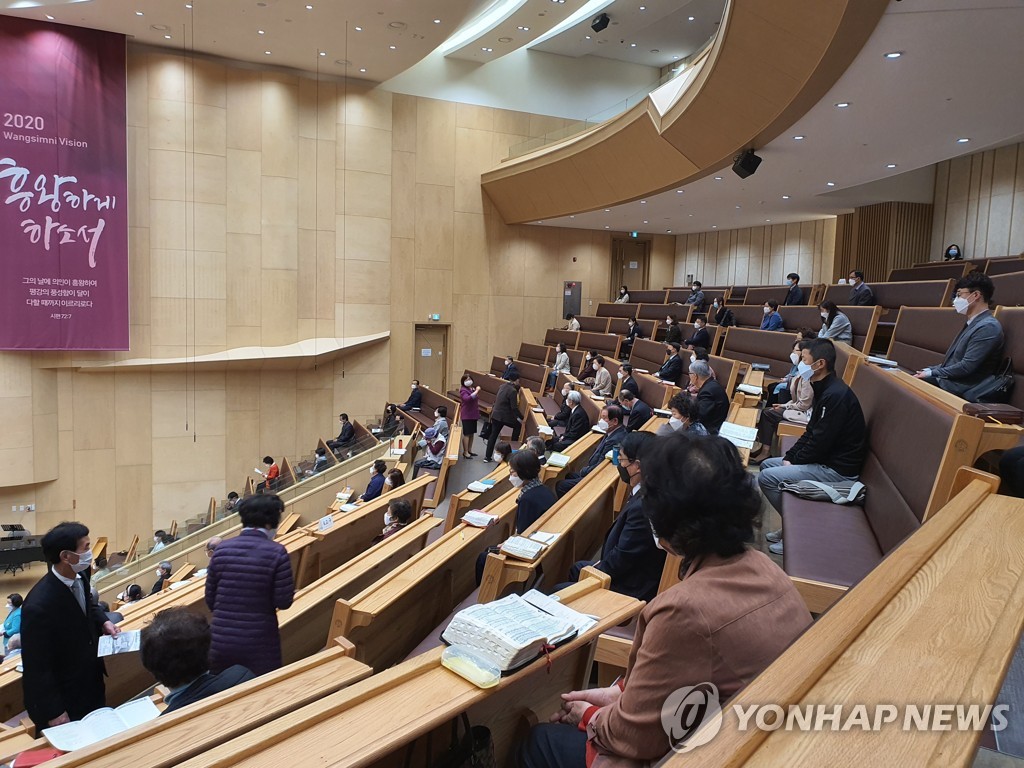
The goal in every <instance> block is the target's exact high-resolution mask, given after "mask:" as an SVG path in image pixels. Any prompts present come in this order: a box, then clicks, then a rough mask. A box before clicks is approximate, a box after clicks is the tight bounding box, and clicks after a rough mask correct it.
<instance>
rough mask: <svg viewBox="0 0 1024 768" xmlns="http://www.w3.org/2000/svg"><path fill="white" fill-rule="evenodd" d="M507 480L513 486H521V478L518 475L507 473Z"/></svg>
mask: <svg viewBox="0 0 1024 768" xmlns="http://www.w3.org/2000/svg"><path fill="white" fill-rule="evenodd" d="M508 481H509V482H510V483H512V487H513V488H521V487H522V486H523V478H521V477H520V476H519V475H513V474H509V476H508Z"/></svg>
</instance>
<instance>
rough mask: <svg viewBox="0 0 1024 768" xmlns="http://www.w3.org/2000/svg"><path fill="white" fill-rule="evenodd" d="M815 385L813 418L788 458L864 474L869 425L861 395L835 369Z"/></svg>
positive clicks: (851, 474) (849, 474) (853, 474)
mask: <svg viewBox="0 0 1024 768" xmlns="http://www.w3.org/2000/svg"><path fill="white" fill-rule="evenodd" d="M811 387H812V388H813V389H814V406H813V407H812V408H811V420H810V421H809V422H808V423H807V430H806V431H805V432H804V433H803V435H801V436H800V439H799V440H797V442H796V445H794V446H793V447H792V448H790V449H789V451H788V452H787V453H786V456H785V458H786V461H788V462H789V463H790V464H824V465H825V466H827V467H831V468H832V469H834V470H835V471H836V472H838V473H839V474H840V475H843V476H844V477H856V476H858V475H860V470H861V467H862V466H863V465H864V455H865V453H866V452H867V426H866V425H865V423H864V412H863V411H861V408H860V401H859V400H858V399H857V395H855V394H854V393H853V390H852V389H850V388H849V387H848V386H846V384H845V383H844V382H843V380H842V379H840V378H839V377H838V376H836V375H835V373H830V374H829V375H828V376H826V377H825V378H824V379H822V380H821V381H813V382H811Z"/></svg>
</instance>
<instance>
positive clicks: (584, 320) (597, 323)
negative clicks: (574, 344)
mask: <svg viewBox="0 0 1024 768" xmlns="http://www.w3.org/2000/svg"><path fill="white" fill-rule="evenodd" d="M576 319H577V320H579V322H580V330H581V331H584V332H586V333H608V320H609V319H610V318H607V317H593V316H587V315H576Z"/></svg>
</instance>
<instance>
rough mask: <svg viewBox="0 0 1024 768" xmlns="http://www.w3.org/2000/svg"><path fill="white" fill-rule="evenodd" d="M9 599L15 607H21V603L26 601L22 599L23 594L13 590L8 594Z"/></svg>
mask: <svg viewBox="0 0 1024 768" xmlns="http://www.w3.org/2000/svg"><path fill="white" fill-rule="evenodd" d="M7 599H8V600H10V601H11V605H13V606H14V607H15V608H21V604H22V603H23V602H25V601H24V600H23V599H22V597H21V595H19V594H18V593H17V592H12V593H11V594H9V595H8V596H7Z"/></svg>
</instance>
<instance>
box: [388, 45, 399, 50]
mask: <svg viewBox="0 0 1024 768" xmlns="http://www.w3.org/2000/svg"><path fill="white" fill-rule="evenodd" d="M388 48H390V49H391V50H392V51H396V50H398V46H397V45H389V46H388Z"/></svg>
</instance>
